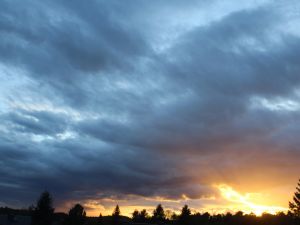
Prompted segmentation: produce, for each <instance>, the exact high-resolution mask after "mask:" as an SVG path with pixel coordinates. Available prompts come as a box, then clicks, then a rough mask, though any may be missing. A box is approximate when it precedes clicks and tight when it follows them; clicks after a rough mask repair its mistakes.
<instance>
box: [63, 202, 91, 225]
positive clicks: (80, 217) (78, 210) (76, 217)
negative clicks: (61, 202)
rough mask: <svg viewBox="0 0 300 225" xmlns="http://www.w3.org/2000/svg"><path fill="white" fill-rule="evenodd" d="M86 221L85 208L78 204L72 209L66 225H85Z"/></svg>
mask: <svg viewBox="0 0 300 225" xmlns="http://www.w3.org/2000/svg"><path fill="white" fill-rule="evenodd" d="M85 219H86V213H85V211H84V208H83V206H82V205H80V204H76V205H75V206H74V207H73V208H71V209H70V211H69V214H68V217H67V218H66V220H65V223H64V224H65V225H83V224H84V222H85Z"/></svg>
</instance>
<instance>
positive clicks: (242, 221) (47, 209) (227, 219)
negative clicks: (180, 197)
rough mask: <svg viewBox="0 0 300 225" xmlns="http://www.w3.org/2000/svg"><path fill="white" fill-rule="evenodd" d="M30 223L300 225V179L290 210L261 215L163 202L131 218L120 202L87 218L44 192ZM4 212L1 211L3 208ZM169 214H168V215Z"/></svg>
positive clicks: (78, 206)
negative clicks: (172, 207)
mask: <svg viewBox="0 0 300 225" xmlns="http://www.w3.org/2000/svg"><path fill="white" fill-rule="evenodd" d="M29 211H30V215H31V218H32V219H31V222H32V224H31V225H51V224H53V221H54V220H55V221H56V223H58V224H61V225H119V224H134V223H136V224H172V225H201V224H203V225H210V224H214V225H226V224H228V225H233V224H234V225H256V224H257V225H264V224H265V225H299V224H300V180H299V182H298V185H297V187H296V192H295V193H294V196H293V199H292V201H290V202H289V211H288V212H287V213H283V212H279V213H277V214H276V215H271V214H268V213H264V214H263V215H262V216H260V217H258V216H255V215H254V214H244V213H243V212H241V211H240V212H237V213H235V214H231V213H226V214H217V215H210V214H209V213H207V212H206V213H203V214H200V213H192V212H191V209H190V208H189V207H188V205H185V206H183V208H182V209H181V212H180V214H175V213H173V214H171V215H170V213H166V211H165V209H164V208H163V206H162V205H161V204H158V205H157V207H156V208H155V209H154V211H153V212H152V214H151V215H150V214H149V213H148V212H147V211H146V210H145V209H143V210H141V211H138V210H134V212H133V213H132V217H131V218H128V217H125V216H122V215H121V210H120V207H119V205H116V207H115V209H114V211H113V212H112V214H111V216H102V215H101V214H100V215H99V217H97V218H96V217H94V218H91V217H87V216H86V212H85V209H84V207H83V206H82V205H81V204H79V203H78V204H75V205H74V206H73V207H72V208H71V209H70V210H69V212H68V214H63V213H60V214H59V213H56V214H55V213H54V208H53V200H52V197H51V195H50V193H49V192H47V191H46V192H43V193H42V194H41V196H40V198H39V199H38V201H37V204H36V206H32V207H30V210H29ZM0 212H1V210H0ZM167 214H168V215H167Z"/></svg>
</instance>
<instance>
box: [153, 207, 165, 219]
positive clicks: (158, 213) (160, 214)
mask: <svg viewBox="0 0 300 225" xmlns="http://www.w3.org/2000/svg"><path fill="white" fill-rule="evenodd" d="M165 218H166V216H165V211H164V208H163V207H162V206H161V204H159V205H158V206H157V207H156V209H155V210H154V211H153V216H152V219H153V221H154V222H163V221H164V220H165Z"/></svg>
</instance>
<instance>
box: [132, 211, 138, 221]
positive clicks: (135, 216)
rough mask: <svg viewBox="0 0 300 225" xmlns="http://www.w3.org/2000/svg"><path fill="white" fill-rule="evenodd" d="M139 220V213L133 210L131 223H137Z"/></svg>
mask: <svg viewBox="0 0 300 225" xmlns="http://www.w3.org/2000/svg"><path fill="white" fill-rule="evenodd" d="M139 220H140V213H139V211H138V210H134V211H133V213H132V221H133V222H136V223H137V222H139Z"/></svg>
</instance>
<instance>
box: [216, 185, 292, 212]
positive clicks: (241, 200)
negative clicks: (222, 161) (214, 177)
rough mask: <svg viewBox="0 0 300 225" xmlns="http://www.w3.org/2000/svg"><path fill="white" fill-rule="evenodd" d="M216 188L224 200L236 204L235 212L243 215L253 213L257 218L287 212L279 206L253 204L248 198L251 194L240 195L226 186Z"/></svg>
mask: <svg viewBox="0 0 300 225" xmlns="http://www.w3.org/2000/svg"><path fill="white" fill-rule="evenodd" d="M217 188H218V189H219V191H220V192H221V194H222V196H223V197H224V198H225V199H226V200H228V201H230V202H232V203H235V204H236V206H235V207H234V208H235V209H236V210H241V211H243V212H245V213H254V214H255V215H257V216H261V215H262V214H263V213H270V214H276V213H277V212H282V211H286V210H287V209H286V208H284V207H280V206H266V205H258V204H255V203H253V201H254V200H255V199H251V198H250V196H251V194H249V193H247V194H245V195H242V194H240V193H238V192H237V191H235V190H234V189H233V188H232V187H230V186H228V185H226V184H221V185H218V186H217ZM252 198H253V197H252Z"/></svg>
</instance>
